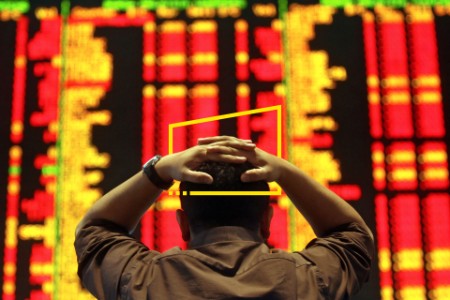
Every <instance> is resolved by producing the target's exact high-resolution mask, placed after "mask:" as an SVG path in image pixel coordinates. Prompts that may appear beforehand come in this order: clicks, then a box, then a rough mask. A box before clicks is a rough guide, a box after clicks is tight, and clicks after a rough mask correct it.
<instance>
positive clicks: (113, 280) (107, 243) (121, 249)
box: [75, 220, 159, 299]
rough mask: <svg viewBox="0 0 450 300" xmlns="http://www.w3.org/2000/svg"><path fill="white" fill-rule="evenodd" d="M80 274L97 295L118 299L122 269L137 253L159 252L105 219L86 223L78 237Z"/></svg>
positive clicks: (103, 297)
mask: <svg viewBox="0 0 450 300" xmlns="http://www.w3.org/2000/svg"><path fill="white" fill-rule="evenodd" d="M75 251H76V253H77V259H78V276H79V277H80V279H81V281H82V282H83V285H84V287H85V288H86V289H87V290H89V291H90V292H91V293H92V294H93V295H94V296H95V297H96V298H97V299H117V298H118V296H119V294H120V291H119V284H120V279H121V276H122V273H123V271H124V270H125V268H126V267H127V266H129V265H134V264H136V261H135V260H136V257H142V256H143V255H144V256H147V257H148V256H153V255H157V254H159V252H157V251H150V250H149V249H148V248H147V247H146V246H145V245H143V244H142V243H140V242H139V241H137V240H136V239H134V238H133V237H132V236H130V235H129V234H128V233H127V231H126V230H125V229H124V228H122V227H120V226H118V225H116V224H114V223H112V222H109V221H105V220H94V221H91V222H89V223H88V224H86V225H85V226H84V227H83V228H82V229H81V230H80V231H79V232H78V234H77V236H76V237H75Z"/></svg>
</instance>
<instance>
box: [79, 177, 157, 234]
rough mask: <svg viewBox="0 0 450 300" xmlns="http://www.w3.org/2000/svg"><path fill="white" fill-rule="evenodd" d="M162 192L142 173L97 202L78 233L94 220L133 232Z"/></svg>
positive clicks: (82, 221)
mask: <svg viewBox="0 0 450 300" xmlns="http://www.w3.org/2000/svg"><path fill="white" fill-rule="evenodd" d="M161 191H162V190H161V189H159V188H157V187H156V186H155V185H154V184H152V183H151V182H150V180H149V179H148V178H147V176H146V175H145V174H144V173H143V172H142V171H141V172H139V173H137V174H136V175H134V176H133V177H131V178H130V179H128V180H127V181H125V182H123V183H122V184H120V185H119V186H117V187H116V188H114V189H113V190H111V191H110V192H109V193H107V194H105V195H104V196H103V197H101V198H100V199H99V200H98V201H97V202H95V203H94V205H93V206H92V207H91V208H90V209H89V211H88V212H87V213H86V215H85V216H84V218H83V219H82V220H81V222H80V224H79V225H78V227H77V232H78V230H79V229H80V228H81V227H83V225H85V224H86V223H87V222H89V221H91V220H94V219H104V220H108V221H111V222H113V223H116V224H117V225H120V226H122V227H124V228H126V229H127V230H128V231H129V232H132V231H133V230H134V228H135V227H136V225H137V224H138V223H139V220H140V219H141V217H142V215H143V214H144V213H145V212H146V211H147V209H148V208H149V207H150V206H151V205H152V204H153V203H154V202H155V200H156V199H157V198H158V196H159V195H160V194H161Z"/></svg>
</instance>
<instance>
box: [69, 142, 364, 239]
mask: <svg viewBox="0 0 450 300" xmlns="http://www.w3.org/2000/svg"><path fill="white" fill-rule="evenodd" d="M207 160H212V161H221V162H229V163H243V162H245V161H248V162H250V163H251V164H253V165H254V166H256V167H257V169H251V170H248V171H246V172H245V173H244V174H242V177H241V180H242V181H244V182H251V181H260V180H263V181H267V182H271V181H276V182H277V183H278V184H279V185H280V186H281V188H282V189H283V190H284V191H285V193H286V194H287V195H288V197H289V198H290V199H291V201H292V203H293V204H294V205H295V207H296V208H297V209H298V210H299V211H300V212H301V213H302V214H303V216H304V217H305V218H306V220H307V221H308V222H309V223H310V225H311V227H312V228H313V230H314V232H315V234H316V235H317V236H322V235H324V234H325V233H326V232H328V231H330V230H331V229H333V228H335V227H337V226H340V225H343V224H347V223H350V222H356V223H358V224H359V225H360V226H362V227H363V228H365V229H366V230H367V231H368V232H369V233H370V230H369V229H368V227H367V225H366V224H365V222H364V220H363V219H362V218H361V216H360V215H359V214H358V213H357V212H356V210H355V209H354V208H353V207H352V206H351V205H349V204H348V203H347V202H346V201H344V200H343V199H342V198H340V197H339V196H337V195H336V194H334V193H333V192H331V191H330V190H328V189H327V188H326V187H324V186H322V185H321V184H320V183H318V182H317V181H315V180H314V179H313V178H311V177H310V176H308V175H307V174H306V173H304V172H303V171H302V170H300V169H299V168H298V167H296V166H294V165H293V164H291V163H289V162H288V161H286V160H283V159H281V158H279V157H276V156H274V155H272V154H269V153H267V152H265V151H263V150H261V149H259V148H257V147H256V146H255V144H253V143H252V142H251V141H248V140H241V139H237V138H234V137H229V136H218V137H210V138H203V139H199V141H198V145H197V146H195V147H192V148H189V149H187V150H185V151H182V152H178V153H174V154H171V155H167V156H165V157H163V158H162V159H161V160H160V161H159V162H158V163H157V164H156V166H155V169H156V172H157V173H158V174H159V176H160V177H161V178H162V179H164V180H165V181H170V180H178V181H191V182H198V183H211V182H212V180H213V178H212V177H211V176H210V175H209V174H207V173H202V172H197V171H194V169H195V168H196V167H198V166H199V165H200V164H201V163H202V162H204V161H207ZM161 192H162V190H161V189H159V188H157V187H156V186H155V185H153V184H152V183H151V182H150V181H149V180H148V178H147V177H146V175H145V174H143V172H139V173H137V174H136V175H134V176H133V177H131V178H130V179H128V180H127V181H125V182H124V183H122V184H120V185H119V186H117V187H116V188H114V189H113V190H111V191H110V192H109V193H107V194H105V195H104V196H103V197H102V198H100V199H99V200H98V201H97V202H96V203H95V204H94V205H93V206H92V207H91V209H90V210H89V211H88V212H87V213H86V215H85V216H84V217H83V219H82V220H81V222H80V224H79V225H78V227H77V232H78V230H79V229H80V228H81V227H82V226H83V225H84V224H86V223H87V222H89V221H90V220H92V219H106V220H109V221H111V222H114V223H116V224H118V225H120V226H122V227H124V228H127V229H128V231H130V232H132V231H133V230H134V228H135V227H136V225H137V224H138V222H139V221H140V219H141V217H142V215H143V214H144V213H145V211H146V210H147V209H148V208H149V207H150V206H151V205H152V204H153V203H154V202H155V200H156V199H157V198H158V197H159V195H160V194H161ZM272 214H273V212H272V208H271V207H270V206H269V207H268V208H267V210H266V211H265V213H264V216H263V218H262V219H261V220H260V224H259V230H258V233H259V234H260V235H261V236H262V237H263V238H264V239H267V238H268V237H269V234H270V221H271V219H272ZM177 221H178V224H179V226H180V230H181V233H182V236H183V239H184V240H185V241H189V240H191V239H192V237H193V235H194V232H192V230H191V228H190V226H189V221H188V220H187V217H186V214H185V213H184V211H183V210H178V211H177Z"/></svg>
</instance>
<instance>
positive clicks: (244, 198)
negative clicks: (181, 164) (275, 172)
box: [180, 162, 269, 231]
mask: <svg viewBox="0 0 450 300" xmlns="http://www.w3.org/2000/svg"><path fill="white" fill-rule="evenodd" d="M254 168H255V167H254V166H253V165H251V164H250V163H247V162H246V163H243V164H229V163H222V162H204V163H202V164H201V165H200V166H199V167H198V168H197V169H196V170H197V171H200V172H205V173H208V174H210V175H211V176H212V177H213V180H214V181H213V183H212V184H198V183H192V182H188V181H182V182H181V184H180V200H181V208H182V209H183V210H184V211H185V213H186V215H187V217H188V220H189V224H190V226H191V229H193V230H194V231H199V230H204V229H207V228H211V227H217V226H242V227H246V228H249V229H252V230H257V229H258V225H259V222H260V220H261V218H262V216H263V213H264V211H265V210H266V208H267V206H268V205H269V196H255V195H238V196H229V195H226V196H215V195H214V196H212V195H208V196H192V195H189V192H190V191H206V192H208V191H213V192H214V191H268V190H269V186H268V184H267V182H264V181H257V182H242V181H241V179H240V178H241V175H242V173H244V172H245V171H247V170H250V169H254ZM183 191H186V192H187V194H188V195H183Z"/></svg>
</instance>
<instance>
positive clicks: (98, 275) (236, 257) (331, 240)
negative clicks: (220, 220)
mask: <svg viewBox="0 0 450 300" xmlns="http://www.w3.org/2000/svg"><path fill="white" fill-rule="evenodd" d="M75 249H76V252H77V256H78V264H79V267H78V275H79V277H80V278H81V280H82V282H83V284H84V286H85V287H86V288H87V289H88V290H89V291H90V292H91V293H92V294H93V295H94V296H95V297H97V298H98V299H347V298H348V297H349V296H350V295H352V294H354V293H356V292H357V291H358V290H359V289H360V288H361V286H362V284H363V283H364V282H366V281H367V280H368V276H369V271H370V265H371V259H372V253H373V241H372V240H371V238H370V237H369V234H368V233H367V232H366V231H365V230H364V229H362V228H361V227H360V226H358V225H357V224H355V223H351V224H347V225H345V226H341V227H339V228H336V229H335V230H333V231H332V232H330V233H329V234H327V235H326V236H324V237H321V238H316V239H314V240H312V241H311V242H310V243H309V244H308V246H307V247H306V248H305V249H304V250H303V251H299V252H293V253H289V252H286V251H283V250H279V249H269V247H268V246H267V245H266V244H265V243H263V241H262V240H261V237H260V236H259V235H257V234H255V233H254V232H252V231H250V230H247V229H245V228H242V227H217V228H213V229H210V230H208V231H206V232H204V233H202V234H201V235H198V236H196V237H195V239H194V240H193V241H192V242H191V243H190V244H189V249H188V250H181V249H180V248H178V247H176V248H172V249H170V250H168V251H166V252H164V253H160V252H158V251H154V250H149V249H148V248H147V247H146V246H145V245H143V244H142V243H140V242H139V241H137V240H136V239H134V238H133V237H132V236H129V235H128V234H127V233H126V230H124V229H123V228H121V227H119V226H117V225H115V224H113V223H110V222H106V221H101V220H96V221H93V222H91V223H89V224H86V225H85V226H84V228H82V229H81V230H80V232H79V233H78V235H77V237H76V240H75Z"/></svg>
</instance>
